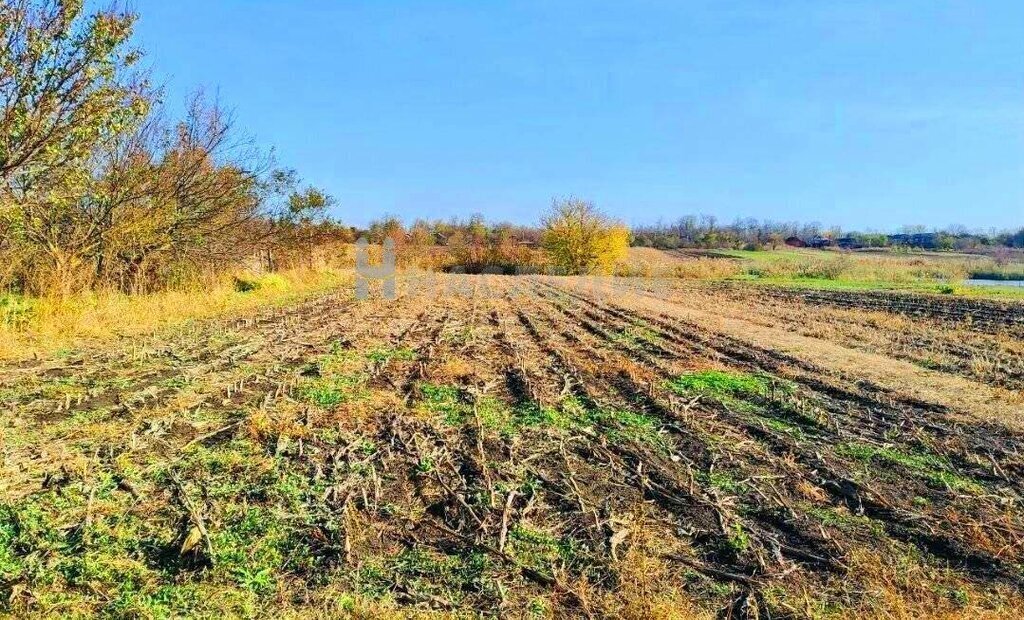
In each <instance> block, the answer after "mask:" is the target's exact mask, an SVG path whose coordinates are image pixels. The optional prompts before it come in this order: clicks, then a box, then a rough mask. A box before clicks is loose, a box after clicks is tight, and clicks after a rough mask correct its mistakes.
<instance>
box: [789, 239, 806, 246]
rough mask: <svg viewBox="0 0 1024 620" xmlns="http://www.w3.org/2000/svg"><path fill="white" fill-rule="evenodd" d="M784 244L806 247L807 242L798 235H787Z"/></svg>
mask: <svg viewBox="0 0 1024 620" xmlns="http://www.w3.org/2000/svg"><path fill="white" fill-rule="evenodd" d="M786 245H788V246H789V247H791V248H806V247H807V242H806V241H804V240H803V239H801V238H800V237H789V238H788V239H786Z"/></svg>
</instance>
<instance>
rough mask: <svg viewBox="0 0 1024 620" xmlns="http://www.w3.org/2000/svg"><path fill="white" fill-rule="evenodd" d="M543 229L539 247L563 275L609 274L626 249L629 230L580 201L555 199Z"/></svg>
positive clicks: (590, 204) (624, 254)
mask: <svg viewBox="0 0 1024 620" xmlns="http://www.w3.org/2000/svg"><path fill="white" fill-rule="evenodd" d="M543 228H544V230H543V233H542V234H541V247H543V248H544V250H545V251H546V252H547V253H548V256H549V258H550V260H551V264H552V265H554V266H555V267H557V268H559V269H560V270H562V271H564V272H565V273H566V274H570V275H578V274H595V273H600V274H608V273H611V272H612V270H613V269H614V267H615V263H617V262H618V261H621V260H623V259H625V258H626V254H627V252H628V250H629V229H628V228H626V226H625V225H624V224H622V223H621V222H618V221H616V220H613V219H611V218H609V217H608V216H606V215H605V214H604V213H602V212H601V211H599V210H598V209H597V208H596V207H594V205H593V204H592V203H590V202H586V201H583V200H576V199H569V200H562V201H555V202H554V204H552V206H551V211H550V212H549V213H548V215H547V216H546V217H545V218H544V220H543Z"/></svg>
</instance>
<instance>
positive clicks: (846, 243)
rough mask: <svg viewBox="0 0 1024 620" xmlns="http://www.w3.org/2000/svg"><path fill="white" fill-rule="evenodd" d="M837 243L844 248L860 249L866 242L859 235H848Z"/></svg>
mask: <svg viewBox="0 0 1024 620" xmlns="http://www.w3.org/2000/svg"><path fill="white" fill-rule="evenodd" d="M836 245H838V246H839V247H841V248H843V249H844V250H859V249H860V248H862V247H864V243H863V242H862V241H861V240H860V239H858V238H857V237H851V236H846V237H843V238H841V239H839V240H837V241H836Z"/></svg>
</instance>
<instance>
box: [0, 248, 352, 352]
mask: <svg viewBox="0 0 1024 620" xmlns="http://www.w3.org/2000/svg"><path fill="white" fill-rule="evenodd" d="M351 278H352V274H351V272H350V271H348V270H345V269H338V268H329V267H319V268H298V269H292V270H288V271H284V272H280V273H271V274H262V275H260V274H252V273H244V272H243V273H235V274H221V275H218V276H209V277H207V278H203V279H200V280H197V281H195V282H193V283H192V284H190V285H189V286H184V287H181V288H177V289H173V290H166V291H161V292H157V293H151V294H145V295H130V294H126V293H123V292H118V291H90V292H86V293H81V294H77V295H73V296H68V297H40V298H25V297H18V296H13V295H7V296H0V359H25V358H31V357H33V356H38V355H44V354H47V353H54V352H57V351H59V350H61V349H65V348H69V347H74V346H78V345H81V344H84V343H86V342H89V341H104V340H110V339H113V338H116V337H118V336H131V335H137V334H144V333H150V332H153V331H156V330H159V329H161V328H165V327H171V326H174V325H178V324H182V323H185V322H187V321H189V320H193V319H204V318H211V317H218V316H225V315H230V314H232V313H236V312H244V311H248V310H252V309H255V308H259V307H263V306H273V305H277V304H286V303H290V302H294V301H296V300H298V299H301V298H303V297H306V296H309V295H312V294H315V293H317V292H321V291H326V290H329V289H332V288H335V287H339V286H342V285H344V284H346V283H347V282H350V281H351Z"/></svg>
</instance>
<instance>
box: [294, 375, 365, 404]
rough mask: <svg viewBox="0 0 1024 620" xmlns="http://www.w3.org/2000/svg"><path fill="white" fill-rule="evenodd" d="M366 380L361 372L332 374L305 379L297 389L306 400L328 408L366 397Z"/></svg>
mask: <svg viewBox="0 0 1024 620" xmlns="http://www.w3.org/2000/svg"><path fill="white" fill-rule="evenodd" d="M366 380H367V378H366V375H363V374H350V375H333V376H328V377H322V378H320V379H314V380H312V381H305V382H303V383H302V384H300V385H299V389H298V391H299V396H300V397H301V398H302V399H303V400H305V401H306V402H309V403H312V404H314V405H317V406H318V407H324V408H329V407H335V406H337V405H340V404H343V403H347V402H352V401H355V400H362V399H364V398H366V397H367V396H368V395H369V392H368V390H367V389H366Z"/></svg>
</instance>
